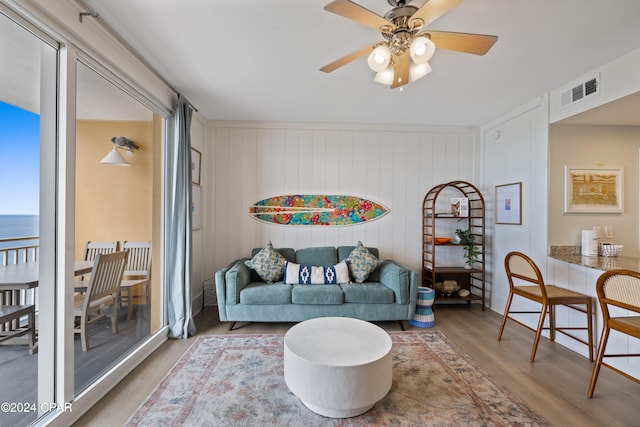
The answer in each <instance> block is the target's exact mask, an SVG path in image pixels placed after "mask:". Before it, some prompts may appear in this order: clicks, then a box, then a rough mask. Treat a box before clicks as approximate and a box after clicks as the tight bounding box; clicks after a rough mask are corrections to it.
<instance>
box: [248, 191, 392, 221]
mask: <svg viewBox="0 0 640 427" xmlns="http://www.w3.org/2000/svg"><path fill="white" fill-rule="evenodd" d="M387 213H389V209H388V208H387V207H385V206H383V205H382V204H380V203H378V202H374V201H373V200H367V199H362V198H360V197H355V196H341V195H326V194H289V195H284V196H275V197H270V198H268V199H264V200H260V201H259V202H256V203H254V204H253V205H252V206H251V207H249V215H251V216H252V217H253V218H255V219H257V220H258V221H263V222H267V223H269V224H280V225H324V226H331V225H334V226H335V225H338V226H340V225H356V224H362V223H365V222H369V221H373V220H375V219H379V218H381V217H383V216H384V215H386V214H387Z"/></svg>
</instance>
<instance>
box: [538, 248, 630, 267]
mask: <svg viewBox="0 0 640 427" xmlns="http://www.w3.org/2000/svg"><path fill="white" fill-rule="evenodd" d="M549 257H551V258H554V259H557V260H560V261H565V262H568V263H571V264H577V265H581V266H583V267H589V268H594V269H596V270H602V271H608V270H616V269H625V270H633V271H640V258H633V257H627V256H608V257H607V256H582V255H581V254H580V246H551V251H550V252H549Z"/></svg>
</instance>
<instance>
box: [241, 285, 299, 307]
mask: <svg viewBox="0 0 640 427" xmlns="http://www.w3.org/2000/svg"><path fill="white" fill-rule="evenodd" d="M240 304H291V285H284V284H282V283H274V284H272V285H267V284H265V283H261V282H257V283H250V284H249V286H247V287H246V288H244V289H243V290H242V291H240Z"/></svg>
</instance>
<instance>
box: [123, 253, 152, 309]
mask: <svg viewBox="0 0 640 427" xmlns="http://www.w3.org/2000/svg"><path fill="white" fill-rule="evenodd" d="M122 250H124V251H127V252H128V253H129V255H128V258H127V266H126V267H125V269H124V275H123V278H122V282H121V283H120V304H121V306H122V304H123V303H126V304H127V313H128V314H127V319H128V320H132V319H133V306H134V305H139V304H140V303H141V302H142V301H144V303H145V304H149V300H150V287H149V282H150V276H151V242H129V241H124V242H122Z"/></svg>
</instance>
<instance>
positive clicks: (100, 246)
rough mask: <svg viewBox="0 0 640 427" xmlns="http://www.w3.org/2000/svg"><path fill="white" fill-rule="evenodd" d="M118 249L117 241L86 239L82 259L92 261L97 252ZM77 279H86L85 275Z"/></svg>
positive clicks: (110, 251)
mask: <svg viewBox="0 0 640 427" xmlns="http://www.w3.org/2000/svg"><path fill="white" fill-rule="evenodd" d="M117 250H118V241H114V242H92V241H91V240H87V243H86V244H85V246H84V252H83V254H82V260H83V261H94V260H95V259H96V256H97V255H98V254H112V253H114V252H116V251H117ZM78 280H79V281H84V280H87V275H82V276H80V277H79V278H78Z"/></svg>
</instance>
